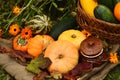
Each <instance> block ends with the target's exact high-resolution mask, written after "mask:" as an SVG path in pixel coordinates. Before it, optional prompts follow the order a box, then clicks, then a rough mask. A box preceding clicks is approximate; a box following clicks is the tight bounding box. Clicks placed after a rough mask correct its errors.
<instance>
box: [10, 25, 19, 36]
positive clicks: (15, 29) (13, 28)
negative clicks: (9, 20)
mask: <svg viewBox="0 0 120 80" xmlns="http://www.w3.org/2000/svg"><path fill="white" fill-rule="evenodd" d="M19 32H20V27H19V25H17V24H13V25H11V26H10V29H9V33H10V34H11V35H13V36H16V35H17V34H18V33H19Z"/></svg>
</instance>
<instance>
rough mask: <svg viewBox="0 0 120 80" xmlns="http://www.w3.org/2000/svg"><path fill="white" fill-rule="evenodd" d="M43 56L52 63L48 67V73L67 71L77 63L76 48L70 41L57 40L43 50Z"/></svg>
mask: <svg viewBox="0 0 120 80" xmlns="http://www.w3.org/2000/svg"><path fill="white" fill-rule="evenodd" d="M44 57H48V58H49V59H50V60H51V61H52V64H51V65H50V66H49V67H48V71H49V72H50V73H56V72H59V73H67V72H68V71H70V70H72V69H73V68H74V67H75V66H76V65H77V64H78V58H79V54H78V49H77V48H76V47H75V45H73V44H72V43H71V42H69V41H66V40H57V41H54V42H52V43H51V44H50V45H48V47H47V48H46V50H45V53H44Z"/></svg>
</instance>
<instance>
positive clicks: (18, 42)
mask: <svg viewBox="0 0 120 80" xmlns="http://www.w3.org/2000/svg"><path fill="white" fill-rule="evenodd" d="M28 42H29V39H25V38H22V36H21V35H20V34H19V35H17V36H16V37H14V39H13V49H14V50H20V51H23V52H27V47H28Z"/></svg>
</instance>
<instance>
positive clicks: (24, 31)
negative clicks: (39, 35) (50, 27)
mask: <svg viewBox="0 0 120 80" xmlns="http://www.w3.org/2000/svg"><path fill="white" fill-rule="evenodd" d="M21 36H22V38H25V39H29V38H30V37H31V36H32V30H31V29H30V28H28V27H26V28H24V29H22V31H21Z"/></svg>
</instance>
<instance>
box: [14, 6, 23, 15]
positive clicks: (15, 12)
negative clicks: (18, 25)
mask: <svg viewBox="0 0 120 80" xmlns="http://www.w3.org/2000/svg"><path fill="white" fill-rule="evenodd" d="M20 10H21V9H20V8H19V7H18V6H16V7H14V9H13V13H14V14H18V13H19V12H20Z"/></svg>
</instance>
